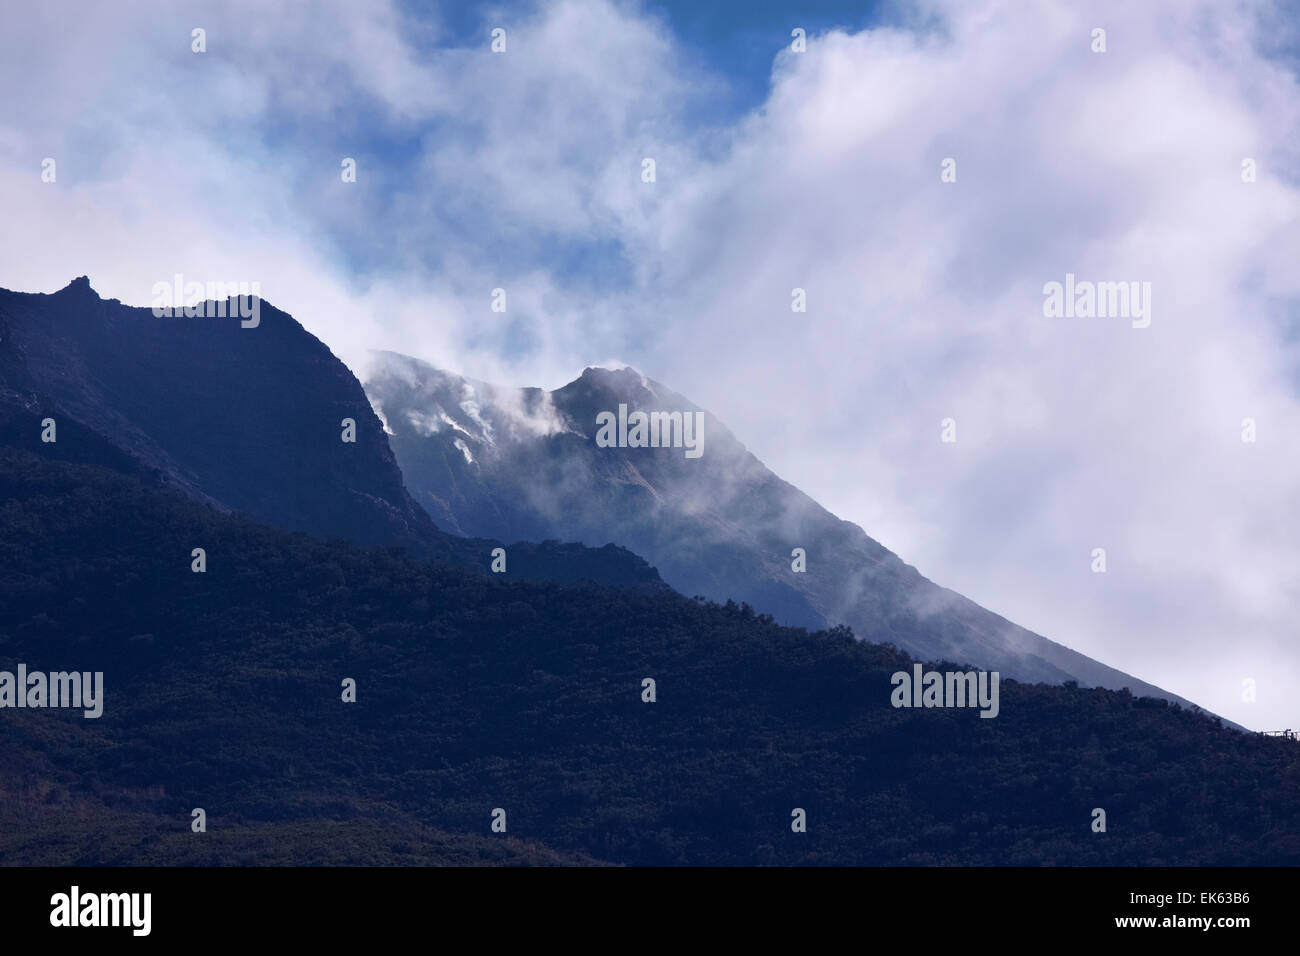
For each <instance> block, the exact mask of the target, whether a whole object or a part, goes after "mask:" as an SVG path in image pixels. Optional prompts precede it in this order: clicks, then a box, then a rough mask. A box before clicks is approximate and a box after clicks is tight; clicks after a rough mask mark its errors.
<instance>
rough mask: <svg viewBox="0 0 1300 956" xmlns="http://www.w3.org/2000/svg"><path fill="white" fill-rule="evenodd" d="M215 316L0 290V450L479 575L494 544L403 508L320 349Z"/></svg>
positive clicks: (613, 569) (84, 296)
mask: <svg viewBox="0 0 1300 956" xmlns="http://www.w3.org/2000/svg"><path fill="white" fill-rule="evenodd" d="M223 306H225V307H224V308H223V310H222V311H223V312H224V314H225V315H226V316H228V317H213V318H182V317H176V318H172V317H167V318H157V317H155V316H154V315H153V313H152V311H151V310H150V309H147V308H131V307H128V306H124V305H122V304H121V303H120V302H119V301H117V300H116V299H111V300H104V299H101V298H100V297H99V296H98V295H97V294H96V293H95V292H94V290H93V289H91V287H90V282H89V280H88V279H87V278H85V277H84V276H83V277H81V278H79V279H76V280H74V281H73V282H72V283H70V284H69V285H68V286H67V287H66V288H64V289H62V290H60V291H59V292H56V293H54V294H52V295H34V294H25V293H16V292H9V291H5V290H0V442H3V443H4V444H7V445H11V446H16V447H23V448H27V449H29V450H32V451H35V452H39V453H40V454H42V455H44V456H46V457H51V458H62V459H71V460H75V461H82V462H87V463H93V464H102V465H106V466H108V467H112V468H115V469H117V470H120V471H123V472H126V473H128V474H131V475H134V476H136V477H141V478H144V479H146V480H150V481H154V482H156V483H158V484H160V485H162V486H165V487H169V488H174V489H177V490H179V491H181V492H183V493H184V494H186V495H188V496H190V497H191V498H194V499H196V500H198V501H202V502H206V503H208V504H212V505H214V506H216V507H218V508H221V509H224V510H229V511H235V512H242V513H245V514H248V515H250V516H252V517H255V518H257V519H260V520H262V521H266V522H269V523H271V524H274V525H276V526H278V527H282V528H287V529H290V530H297V531H306V532H309V533H311V534H316V535H339V536H341V537H345V538H347V539H349V540H352V541H357V542H359V543H362V544H367V545H387V546H399V547H406V548H410V549H411V550H412V551H413V552H415V553H417V554H421V555H425V556H433V557H439V558H442V559H444V560H451V561H457V562H460V563H464V564H468V565H471V566H474V567H478V568H483V569H486V568H487V567H488V564H489V560H490V557H489V556H490V553H491V551H492V549H493V548H494V547H495V546H496V545H497V542H495V541H484V540H464V539H461V538H457V537H455V536H453V535H449V534H445V533H443V532H442V531H440V530H439V529H438V528H437V527H436V526H435V525H434V523H433V522H432V521H431V520H430V519H429V516H428V515H427V514H426V512H425V511H424V510H422V509H421V508H419V507H418V506H417V505H415V503H414V502H413V501H412V500H411V497H410V495H409V494H408V493H407V491H406V489H405V487H404V486H403V483H402V475H401V472H400V471H399V470H398V467H397V463H396V461H395V460H394V458H393V454H392V451H391V450H390V449H389V445H388V441H387V439H386V436H385V435H384V432H383V428H382V426H381V424H380V422H379V420H378V419H377V418H376V417H375V414H374V412H373V411H372V410H371V408H370V405H369V403H368V402H367V400H366V397H365V393H364V392H363V391H362V389H361V386H360V383H359V382H358V381H357V379H356V377H355V376H354V375H353V374H352V373H351V372H350V371H349V370H348V368H347V367H346V366H345V365H344V364H343V363H342V362H340V361H339V360H338V359H337V358H336V357H335V356H334V355H333V353H331V352H330V350H329V349H328V348H327V347H326V346H325V345H324V344H323V343H321V342H320V341H319V340H318V339H317V338H315V337H314V336H313V335H311V334H310V333H308V332H307V331H306V330H305V329H304V328H303V327H302V326H301V325H300V324H299V323H298V322H296V321H295V320H294V319H293V318H292V317H291V316H289V315H288V314H287V313H285V312H282V311H280V310H279V309H276V308H275V307H274V306H272V305H270V304H269V303H267V302H264V301H263V302H262V303H261V304H260V317H259V318H260V321H259V322H258V324H257V325H256V327H249V328H244V327H241V322H240V319H239V317H238V315H237V313H236V310H235V308H234V307H233V306H231V305H226V304H225V303H223ZM47 417H48V418H52V419H54V421H55V424H56V428H57V432H56V435H57V441H55V442H53V443H45V442H42V441H41V431H42V429H41V424H40V423H41V421H42V420H43V419H45V418H47ZM344 419H352V420H353V421H354V422H355V423H356V429H355V438H356V440H355V442H350V443H349V442H344V441H343V440H342V435H343V424H342V423H343V420H344ZM508 557H509V560H508V563H507V572H508V573H510V574H513V575H518V576H524V577H542V578H547V579H552V580H562V581H571V580H578V579H581V578H592V579H595V580H598V581H603V582H606V583H611V584H620V585H627V586H640V587H648V588H662V587H663V586H664V585H663V584H662V582H661V581H660V580H659V578H658V575H657V574H656V573H655V571H654V570H653V569H652V568H650V567H649V566H648V565H646V564H645V562H644V561H642V560H641V559H640V558H638V557H637V556H636V555H633V554H631V553H628V552H626V551H623V550H621V549H618V548H603V549H601V550H599V551H598V552H594V553H593V552H592V551H590V550H586V549H583V548H581V547H578V546H576V545H564V546H562V545H559V544H557V543H554V542H552V543H542V544H537V543H527V544H519V545H516V546H512V547H510V548H509V549H508Z"/></svg>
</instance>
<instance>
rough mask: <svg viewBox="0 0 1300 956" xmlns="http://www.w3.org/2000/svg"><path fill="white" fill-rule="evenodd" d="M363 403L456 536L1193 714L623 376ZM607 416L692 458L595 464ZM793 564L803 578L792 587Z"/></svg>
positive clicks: (467, 385) (648, 451) (604, 454)
mask: <svg viewBox="0 0 1300 956" xmlns="http://www.w3.org/2000/svg"><path fill="white" fill-rule="evenodd" d="M364 386H365V388H366V392H367V395H368V396H369V397H370V398H371V401H372V404H374V405H375V407H376V408H380V409H382V410H383V415H384V418H385V421H386V422H387V425H386V428H387V430H388V431H389V441H390V443H391V444H392V446H393V450H394V453H395V454H396V456H397V460H398V463H399V466H400V467H401V469H402V472H403V475H404V476H405V479H406V484H407V487H408V488H409V489H410V490H411V493H412V495H413V497H414V498H415V500H416V501H417V502H418V503H419V504H420V505H421V506H422V507H424V508H425V509H426V510H428V511H429V512H430V514H431V515H432V516H433V517H434V519H435V521H436V522H438V523H439V524H449V525H452V526H454V527H456V528H458V529H459V530H460V531H461V532H462V533H466V534H492V535H498V536H499V535H501V534H508V533H518V534H520V535H521V536H525V537H538V536H542V537H551V536H554V537H561V538H566V539H570V538H571V539H574V540H578V541H582V542H584V543H587V544H591V543H595V542H598V541H613V542H617V543H618V544H621V545H624V546H626V547H628V548H629V549H631V550H632V551H634V552H636V553H638V554H641V555H643V556H644V557H645V558H646V559H647V560H648V561H650V562H651V563H652V564H654V565H655V566H656V567H657V568H658V569H659V571H660V574H661V576H662V577H663V578H664V580H665V581H666V582H668V584H670V585H672V586H673V587H675V588H676V589H677V590H679V591H682V592H683V593H686V594H702V595H704V596H706V597H709V598H711V599H714V600H722V599H726V598H734V599H735V600H737V601H745V602H747V603H749V604H752V605H753V606H754V607H755V608H756V609H758V610H760V611H763V612H766V613H770V614H772V615H774V617H775V618H776V620H777V621H778V622H780V623H783V624H788V625H791V626H800V627H807V628H811V629H816V628H821V627H826V626H830V625H832V624H845V625H848V626H850V627H852V628H853V630H854V632H855V633H856V634H857V635H858V636H859V637H860V638H863V639H865V640H870V641H873V642H878V643H891V644H894V645H896V646H898V647H899V648H901V649H902V650H904V651H906V652H907V653H909V654H913V655H915V656H917V657H919V658H920V659H925V660H931V659H945V660H954V661H959V662H964V663H969V664H971V665H974V666H977V667H980V668H982V669H987V670H1000V671H1001V672H1002V673H1003V674H1004V675H1006V676H1010V677H1014V678H1016V679H1018V680H1027V681H1043V682H1047V683H1056V684H1060V683H1064V682H1066V681H1070V680H1074V681H1078V682H1079V683H1081V684H1082V685H1083V686H1099V687H1107V688H1110V689H1119V688H1122V687H1127V688H1129V689H1130V690H1131V691H1132V692H1133V693H1135V694H1138V695H1139V696H1153V697H1159V698H1163V699H1166V700H1170V701H1175V702H1178V703H1180V704H1181V705H1183V706H1188V707H1193V706H1195V705H1194V704H1192V703H1191V702H1190V701H1187V700H1186V699H1184V698H1182V697H1180V696H1179V695H1177V694H1173V693H1171V692H1168V691H1165V690H1164V689H1162V688H1160V687H1157V686H1156V685H1154V684H1150V683H1148V682H1146V681H1143V680H1140V679H1138V678H1136V677H1133V676H1132V675H1129V674H1125V673H1124V672H1122V671H1119V670H1117V669H1116V668H1113V667H1110V666H1108V665H1106V664H1103V663H1101V662H1099V661H1095V660H1093V659H1091V658H1089V657H1087V656H1086V655H1084V654H1082V653H1080V652H1078V651H1075V650H1073V649H1071V648H1068V647H1066V646H1064V645H1062V644H1059V643H1057V642H1055V641H1051V640H1050V639H1048V638H1046V637H1043V636H1042V635H1038V634H1035V633H1033V632H1031V631H1029V630H1027V629H1025V628H1022V627H1019V626H1018V625H1016V624H1014V623H1013V622H1011V621H1009V620H1007V619H1006V618H1005V617H1003V616H1001V615H999V614H997V613H995V612H993V611H989V610H987V609H985V608H983V607H981V606H980V605H978V604H976V603H975V602H974V601H971V600H970V599H968V598H966V597H964V596H963V595H961V594H959V593H957V592H955V591H952V590H951V589H948V588H945V587H942V586H941V585H937V584H935V583H934V582H931V581H929V580H928V579H927V578H925V577H924V576H923V575H921V573H920V572H919V571H918V570H917V569H916V568H915V567H913V566H911V565H909V564H906V563H905V562H904V561H903V560H902V559H901V558H899V557H898V556H897V555H895V554H894V553H893V552H891V551H889V549H887V548H885V547H884V546H883V545H881V544H880V543H879V542H877V541H875V540H874V539H872V538H871V537H870V536H869V535H868V534H867V533H866V532H865V531H864V530H863V529H862V528H860V527H859V526H858V525H856V524H854V523H852V522H850V521H846V520H844V519H842V518H839V517H837V516H835V515H833V514H832V513H831V512H829V511H828V510H826V509H825V508H823V507H822V506H821V505H819V504H817V502H815V501H814V500H813V499H812V498H811V497H809V496H808V495H806V494H805V493H803V492H802V491H801V490H799V489H798V488H796V487H795V486H793V485H791V484H790V483H789V482H786V481H785V480H784V479H782V478H780V476H778V475H776V474H774V473H773V472H771V471H770V469H768V468H767V467H766V466H765V465H763V463H762V462H761V461H759V460H758V459H757V458H756V457H755V456H754V455H753V454H752V453H751V452H749V451H748V449H747V448H746V447H745V446H744V444H743V443H742V442H740V441H739V439H737V438H736V437H735V436H734V435H733V434H732V433H731V432H730V430H729V429H727V428H726V426H725V425H724V424H723V423H722V422H720V421H718V420H717V419H716V417H715V416H713V415H712V414H711V413H709V412H708V411H707V410H705V409H701V408H699V406H697V405H695V404H694V403H693V402H691V401H690V400H689V399H687V398H685V397H684V396H682V395H680V394H678V393H676V392H675V391H673V390H672V389H670V388H668V387H667V386H664V385H663V384H661V383H659V382H655V381H653V380H652V379H649V378H647V377H646V376H645V375H643V374H642V373H640V372H638V371H637V370H635V369H633V368H631V367H624V368H621V369H617V370H612V369H604V368H600V367H596V366H589V367H587V368H585V369H584V370H583V372H582V373H581V374H580V375H579V376H578V377H577V378H576V379H574V380H573V381H572V382H569V383H568V384H566V385H563V386H561V387H559V388H556V389H554V390H552V391H549V392H547V391H544V390H541V389H535V388H534V389H510V388H505V387H500V386H495V385H491V384H488V383H483V382H478V381H476V380H473V379H468V378H465V377H463V376H459V375H457V374H456V373H453V372H448V371H446V370H443V369H439V368H437V367H435V366H433V365H430V364H428V363H426V362H423V361H421V360H419V359H415V358H412V357H410V356H405V355H401V354H400V353H395V352H375V353H373V354H372V363H371V368H370V370H369V372H368V374H367V375H366V380H365V382H364ZM620 404H626V405H627V406H628V407H629V408H630V409H640V410H644V411H648V410H650V409H652V408H655V409H659V410H675V411H681V412H683V413H695V412H699V413H702V414H703V415H704V418H705V421H706V427H705V429H704V432H705V441H704V452H703V455H702V457H701V458H700V459H699V460H690V459H687V458H685V457H684V456H683V454H682V453H681V452H680V451H678V450H676V449H664V448H657V449H656V448H632V449H629V448H599V449H598V448H597V446H596V444H595V442H594V441H593V438H594V435H595V433H596V416H597V415H598V414H599V413H600V412H602V411H609V412H613V411H614V410H615V409H617V407H618V406H619V405H620ZM521 476H526V477H521ZM797 547H801V548H804V550H805V555H806V566H807V571H806V572H804V573H794V572H792V571H791V561H792V557H791V552H792V551H793V549H794V548H797ZM845 556H847V557H845ZM837 562H838V565H837V566H836V563H837ZM828 564H831V565H833V568H832V570H831V571H830V572H828V571H827V570H826V568H827V565H828ZM1233 726H1234V727H1235V726H1236V725H1235V724H1234V725H1233ZM1243 729H1244V728H1243Z"/></svg>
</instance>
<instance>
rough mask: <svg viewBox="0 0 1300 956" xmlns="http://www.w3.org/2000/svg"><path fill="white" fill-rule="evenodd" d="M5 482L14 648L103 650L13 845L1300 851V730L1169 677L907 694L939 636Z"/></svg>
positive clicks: (130, 484) (650, 857)
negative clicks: (1211, 707)
mask: <svg viewBox="0 0 1300 956" xmlns="http://www.w3.org/2000/svg"><path fill="white" fill-rule="evenodd" d="M0 503H2V504H0V511H2V512H3V513H2V515H0V669H9V670H12V669H13V668H15V667H16V665H17V663H20V662H22V663H26V664H27V665H28V666H29V667H30V668H32V669H45V670H55V669H60V670H64V669H77V670H92V671H94V670H99V671H103V673H104V711H103V715H102V716H101V717H100V718H98V719H95V720H87V719H85V718H83V717H82V716H81V714H80V712H76V711H72V712H70V711H67V710H50V709H22V710H18V709H12V708H4V709H0V724H3V733H4V745H3V746H2V747H0V863H3V864H59V863H78V864H94V863H115V864H133V863H160V862H161V863H208V864H212V863H224V864H254V863H339V862H351V863H417V862H418V863H466V862H478V863H483V862H502V863H511V862H518V863H538V862H541V863H582V862H590V861H601V862H608V863H625V864H656V863H662V864H753V863H768V864H792V863H801V864H855V863H857V864H866V863H870V864H905V865H912V864H1047V863H1051V864H1062V865H1094V864H1133V865H1159V864H1173V865H1183V864H1186V865H1194V864H1195V865H1209V864H1225V865H1236V864H1291V865H1293V864H1296V863H1300V837H1297V834H1300V745H1297V744H1296V743H1295V742H1294V741H1289V740H1281V739H1276V738H1264V737H1258V736H1253V735H1246V734H1241V733H1238V732H1235V731H1230V730H1227V729H1225V728H1223V727H1222V726H1221V724H1220V723H1219V722H1218V721H1217V720H1214V719H1212V718H1210V717H1209V716H1207V715H1205V714H1198V713H1194V712H1191V711H1188V710H1184V709H1181V708H1179V707H1177V706H1176V705H1170V704H1169V703H1168V702H1167V701H1163V700H1156V699H1152V698H1141V699H1138V698H1134V697H1133V696H1132V695H1131V694H1129V693H1126V692H1116V691H1107V690H1096V689H1093V690H1086V689H1081V688H1077V687H1069V686H1049V685H1045V684H1019V683H1016V682H1013V681H1008V682H1004V683H1003V684H1002V686H1001V695H1000V696H1001V700H1000V710H999V714H998V716H997V717H996V718H995V719H982V718H980V717H979V715H978V712H977V711H976V710H973V709H965V708H922V709H895V708H894V707H892V706H891V704H890V696H891V689H892V685H891V680H890V676H891V674H892V673H893V672H895V671H898V670H909V669H910V667H911V661H910V659H909V658H907V657H906V656H905V655H903V654H901V653H899V652H898V651H896V650H894V649H893V648H889V647H886V646H883V645H878V644H869V643H864V642H861V641H857V640H855V639H853V637H852V636H851V635H850V634H849V633H848V632H847V631H843V630H837V631H831V632H820V633H808V632H807V631H804V630H801V629H791V628H784V627H780V626H778V625H776V624H775V623H774V622H773V621H772V620H771V618H770V617H766V616H763V615H756V614H755V613H754V612H753V611H752V610H751V609H750V608H749V607H747V606H736V605H735V604H728V605H726V606H718V605H716V604H708V603H701V602H697V601H692V600H689V599H687V598H684V597H682V596H680V595H678V594H675V593H673V592H660V593H648V592H643V591H635V590H631V589H614V588H603V587H599V586H596V585H591V584H582V585H577V586H572V587H561V586H558V585H555V584H547V583H532V582H520V581H506V580H502V579H501V577H500V576H498V575H482V574H476V573H473V572H471V571H470V570H468V569H466V568H462V567H459V566H455V565H449V564H443V563H440V562H434V561H429V560H423V559H417V558H414V557H412V556H410V555H409V554H407V553H404V552H402V551H400V550H397V549H391V548H389V549H363V548H360V547H357V546H355V545H353V544H351V543H349V542H347V541H344V540H342V539H339V538H333V539H319V538H314V537H311V536H308V535H304V534H294V533H290V532H286V531H281V530H278V529H273V528H269V527H266V526H263V525H259V524H256V523H254V522H252V521H249V520H246V519H243V518H240V517H237V516H232V515H229V514H226V513H223V512H221V511H218V510H216V509H214V508H212V507H207V506H204V505H203V504H200V503H197V502H195V501H194V500H192V499H190V498H186V497H183V496H181V495H179V494H176V493H175V492H171V491H164V490H160V489H158V488H157V487H156V486H148V485H145V484H144V483H142V482H141V481H139V480H137V479H133V478H130V477H127V476H125V475H122V474H119V473H116V472H114V471H110V470H108V469H106V468H103V467H98V466H89V465H79V464H69V463H66V462H53V461H48V460H44V459H41V458H38V457H36V456H34V455H31V454H28V453H25V452H21V451H17V450H13V449H0ZM196 546H202V547H204V548H206V550H207V553H208V570H207V572H206V573H203V574H196V573H192V572H191V570H190V550H191V548H193V547H196ZM944 666H945V665H940V667H944ZM647 677H650V678H653V679H654V680H655V681H656V691H657V699H656V701H655V702H654V703H646V702H644V701H643V699H642V693H643V690H642V686H643V685H642V682H643V679H644V678H647ZM344 678H352V679H354V680H355V681H356V687H357V697H356V701H355V703H344V702H343V701H342V700H341V696H340V686H341V683H342V681H343V679H344ZM196 807H201V808H203V809H204V810H205V811H206V814H207V832H206V833H204V834H195V833H192V832H191V831H190V825H191V811H192V809H193V808H196ZM498 807H499V808H503V809H504V810H505V811H506V813H507V824H508V832H507V833H506V834H493V833H492V832H491V831H490V820H491V814H492V811H493V809H494V808H498ZM796 808H800V809H803V810H804V811H805V813H806V819H807V832H803V833H796V832H793V831H792V828H791V821H792V812H793V811H794V810H795V809H796ZM1095 808H1102V809H1104V810H1105V812H1106V823H1107V826H1106V831H1105V832H1093V828H1092V823H1093V820H1094V818H1095V815H1094V810H1095Z"/></svg>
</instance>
